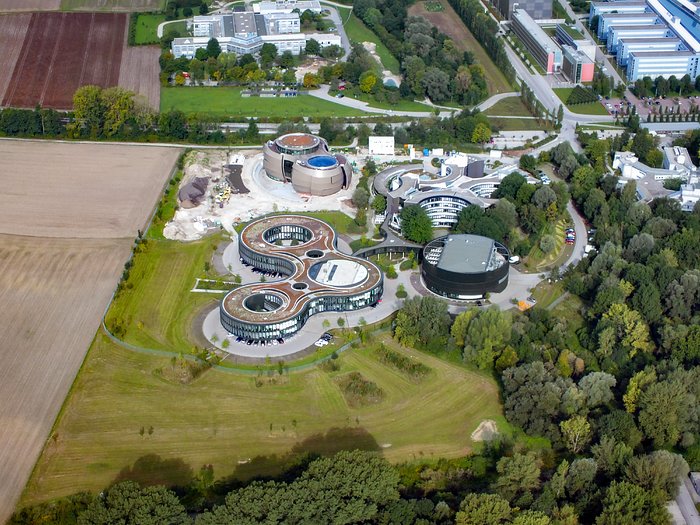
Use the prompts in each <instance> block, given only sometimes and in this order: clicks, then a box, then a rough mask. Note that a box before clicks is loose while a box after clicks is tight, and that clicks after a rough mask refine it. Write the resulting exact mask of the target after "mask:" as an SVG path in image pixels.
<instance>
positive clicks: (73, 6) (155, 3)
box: [61, 0, 165, 11]
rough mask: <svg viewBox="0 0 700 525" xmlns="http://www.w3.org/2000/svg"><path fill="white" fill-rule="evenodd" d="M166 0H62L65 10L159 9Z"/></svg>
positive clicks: (62, 7) (163, 5)
mask: <svg viewBox="0 0 700 525" xmlns="http://www.w3.org/2000/svg"><path fill="white" fill-rule="evenodd" d="M164 7H165V0H62V1H61V9H62V10H64V11H71V10H77V11H113V10H114V11H158V10H159V9H163V8H164Z"/></svg>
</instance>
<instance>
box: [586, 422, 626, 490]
mask: <svg viewBox="0 0 700 525" xmlns="http://www.w3.org/2000/svg"><path fill="white" fill-rule="evenodd" d="M623 413H624V412H623ZM591 452H593V457H594V458H595V461H596V464H597V465H598V468H599V469H600V470H601V472H603V473H604V474H605V475H606V476H607V477H608V478H609V479H612V478H614V477H616V476H617V475H618V474H619V473H620V472H621V471H622V469H623V468H624V467H625V466H626V465H627V463H628V462H629V460H630V459H631V458H632V454H633V451H632V449H631V448H630V447H628V446H627V445H625V444H624V443H619V442H617V441H616V440H615V438H614V437H611V436H608V435H603V437H601V438H600V443H598V444H597V445H593V446H592V447H591Z"/></svg>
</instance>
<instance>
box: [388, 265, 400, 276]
mask: <svg viewBox="0 0 700 525" xmlns="http://www.w3.org/2000/svg"><path fill="white" fill-rule="evenodd" d="M398 276H399V274H398V273H396V268H394V265H393V264H390V265H389V266H387V268H386V277H387V279H396V278H397V277H398Z"/></svg>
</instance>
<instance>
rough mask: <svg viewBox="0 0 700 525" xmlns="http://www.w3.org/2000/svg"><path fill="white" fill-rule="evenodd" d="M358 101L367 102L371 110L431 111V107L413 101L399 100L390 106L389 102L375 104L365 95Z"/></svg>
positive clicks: (375, 102)
mask: <svg viewBox="0 0 700 525" xmlns="http://www.w3.org/2000/svg"><path fill="white" fill-rule="evenodd" d="M358 100H362V101H363V102H367V103H368V104H369V105H370V106H371V107H373V108H380V109H392V110H394V111H428V112H431V111H433V107H432V106H428V105H427V104H423V103H421V102H416V101H415V100H399V102H398V103H397V104H390V103H389V102H377V101H376V100H374V99H373V98H372V97H371V96H370V95H368V94H365V93H362V94H361V95H360V96H359V97H358Z"/></svg>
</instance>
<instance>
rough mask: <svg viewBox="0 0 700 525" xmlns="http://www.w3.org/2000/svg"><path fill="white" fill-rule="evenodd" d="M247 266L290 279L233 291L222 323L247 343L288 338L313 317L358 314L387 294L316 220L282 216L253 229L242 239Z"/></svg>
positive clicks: (366, 265) (369, 267) (378, 276)
mask: <svg viewBox="0 0 700 525" xmlns="http://www.w3.org/2000/svg"><path fill="white" fill-rule="evenodd" d="M238 241H239V242H238V247H239V254H240V256H241V259H243V261H244V262H245V263H246V264H250V265H251V266H253V267H255V268H258V269H260V270H263V271H266V272H274V273H280V274H283V275H285V276H286V277H287V278H286V279H284V280H282V281H275V282H270V283H254V284H249V285H246V286H241V287H239V288H236V289H234V290H232V291H230V292H229V293H228V294H226V296H225V297H224V298H223V300H222V301H221V308H220V312H221V313H220V319H221V324H222V325H223V327H224V328H225V329H226V330H227V331H228V332H230V333H232V334H234V335H236V336H238V337H242V338H244V339H247V340H270V339H277V338H280V337H282V338H284V337H288V336H290V335H292V334H294V333H295V332H297V331H298V330H299V329H301V327H302V326H304V324H305V323H306V320H307V319H308V318H309V317H310V316H312V315H313V314H316V313H319V312H328V311H336V312H343V311H350V310H358V309H360V308H364V307H367V306H371V305H374V304H377V302H379V299H380V298H381V296H382V292H383V289H384V278H383V276H382V273H381V271H380V270H379V268H378V267H377V266H376V265H375V264H373V263H371V262H370V261H367V260H364V259H359V258H357V257H352V256H350V255H346V254H344V253H341V252H339V251H338V250H337V249H336V234H335V231H334V230H333V228H331V227H330V226H329V225H328V224H326V223H325V222H323V221H320V220H318V219H314V218H312V217H304V216H300V215H278V216H274V217H267V218H263V219H260V220H257V221H255V222H252V223H250V224H249V225H248V226H246V227H245V228H244V229H243V230H242V231H241V233H240V235H239V239H238Z"/></svg>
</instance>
